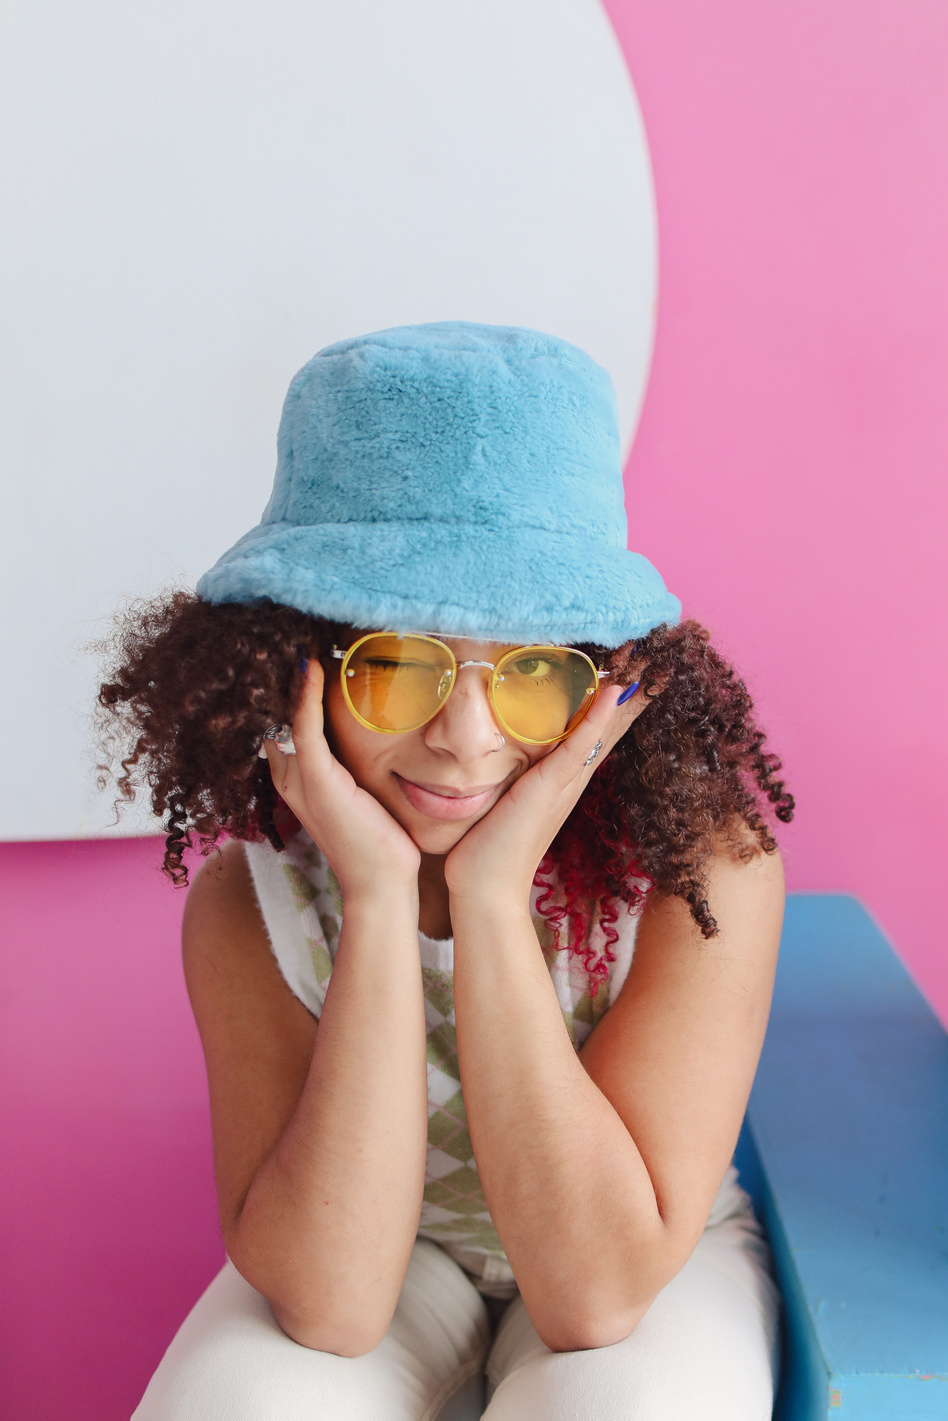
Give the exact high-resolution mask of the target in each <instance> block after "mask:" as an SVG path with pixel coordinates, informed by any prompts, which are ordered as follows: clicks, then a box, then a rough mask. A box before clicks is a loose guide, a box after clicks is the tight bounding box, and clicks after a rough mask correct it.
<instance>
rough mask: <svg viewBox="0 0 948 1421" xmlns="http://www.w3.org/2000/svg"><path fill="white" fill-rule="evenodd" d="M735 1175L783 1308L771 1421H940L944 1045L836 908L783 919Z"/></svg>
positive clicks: (947, 1378)
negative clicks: (754, 1216)
mask: <svg viewBox="0 0 948 1421" xmlns="http://www.w3.org/2000/svg"><path fill="white" fill-rule="evenodd" d="M737 1163H738V1167H739V1169H740V1171H741V1176H742V1182H743V1183H744V1184H745V1187H746V1188H748V1189H749V1190H750V1192H751V1193H752V1194H753V1195H754V1197H755V1201H756V1202H757V1204H758V1207H759V1209H760V1211H761V1213H762V1217H763V1220H764V1223H765V1225H766V1228H767V1232H768V1235H769V1238H770V1242H771V1247H772V1249H773V1254H774V1261H775V1266H776V1271H777V1275H778V1278H779V1281H780V1286H781V1290H782V1293H783V1296H784V1300H785V1348H784V1371H783V1381H782V1385H781V1391H780V1395H779V1398H778V1403H777V1408H776V1411H775V1417H776V1421H818V1419H819V1421H823V1418H826V1421H834V1418H837V1417H838V1418H839V1421H883V1418H885V1421H935V1418H939V1419H940V1421H946V1418H948V1036H946V1034H945V1032H944V1030H943V1029H942V1027H941V1026H940V1024H939V1023H938V1021H937V1020H936V1019H935V1017H934V1016H933V1014H932V1012H931V1010H930V1009H929V1007H928V1006H927V1004H926V1003H925V1001H924V999H923V998H922V996H921V994H920V993H919V992H918V990H917V988H916V987H915V986H914V984H913V983H912V981H911V980H910V978H909V976H908V974H907V973H906V971H905V969H904V968H903V967H902V965H901V963H900V962H899V961H898V959H897V958H896V957H895V955H894V953H893V952H892V950H891V949H890V947H889V946H888V944H887V943H886V940H885V938H884V937H883V936H882V934H881V933H880V931H879V929H878V928H877V927H876V926H875V924H874V923H873V922H872V920H871V918H870V917H869V916H868V914H867V913H866V912H865V910H864V909H863V908H861V907H860V905H859V904H858V903H857V902H856V901H855V899H853V898H847V897H842V896H836V895H830V894H801V895H795V896H792V897H791V898H790V900H789V902H788V905H787V918H786V925H785V928H784V936H783V943H782V947H781V954H780V967H779V969H778V973H777V986H776V991H775V996H774V1007H773V1013H772V1015H771V1021H770V1027H769V1029H768V1032H767V1040H766V1043H765V1046H764V1052H763V1056H762V1058H761V1063H760V1068H759V1070H758V1073H757V1078H756V1081H755V1083H754V1089H753V1093H752V1095H751V1101H750V1106H749V1108H748V1112H747V1120H746V1123H745V1129H744V1132H743V1135H742V1138H741V1143H740V1146H739V1150H738V1158H737Z"/></svg>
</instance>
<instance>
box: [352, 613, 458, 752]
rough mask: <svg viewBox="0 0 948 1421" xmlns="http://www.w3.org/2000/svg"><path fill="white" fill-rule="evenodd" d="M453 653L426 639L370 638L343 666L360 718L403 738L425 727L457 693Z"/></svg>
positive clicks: (354, 705) (381, 636)
mask: <svg viewBox="0 0 948 1421" xmlns="http://www.w3.org/2000/svg"><path fill="white" fill-rule="evenodd" d="M453 676H454V666H453V664H452V661H451V656H450V654H449V653H448V651H447V649H446V648H445V647H443V646H439V645H438V643H437V642H434V641H428V640H427V638H425V637H416V636H393V635H391V634H390V633H385V632H383V633H380V634H379V635H374V636H368V637H365V638H364V639H363V640H362V641H361V642H358V643H357V644H356V645H355V647H353V649H352V651H351V652H350V654H349V655H348V657H347V658H346V660H345V662H344V663H343V677H342V683H343V687H344V688H345V694H346V698H347V700H348V701H349V705H350V707H351V708H352V710H353V711H354V712H355V714H356V716H357V717H358V718H359V720H361V721H362V722H363V724H365V725H368V726H370V727H371V728H372V729H373V730H387V731H392V732H395V733H401V732H403V731H406V730H414V729H415V728H416V727H417V726H419V725H424V724H425V722H426V721H428V720H430V719H431V717H432V716H433V715H434V713H435V712H436V711H437V710H438V708H439V706H440V705H441V703H442V701H443V700H444V699H445V697H446V696H447V694H448V692H449V691H450V689H451V683H452V680H453Z"/></svg>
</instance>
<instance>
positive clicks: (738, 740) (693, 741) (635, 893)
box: [98, 592, 793, 975]
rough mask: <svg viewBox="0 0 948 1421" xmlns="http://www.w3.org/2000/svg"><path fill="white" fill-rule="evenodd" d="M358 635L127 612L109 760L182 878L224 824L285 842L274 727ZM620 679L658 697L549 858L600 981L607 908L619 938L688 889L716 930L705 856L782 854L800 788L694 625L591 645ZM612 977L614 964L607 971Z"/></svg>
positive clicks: (323, 627) (319, 626)
mask: <svg viewBox="0 0 948 1421" xmlns="http://www.w3.org/2000/svg"><path fill="white" fill-rule="evenodd" d="M352 633H353V628H351V627H347V626H342V625H340V624H338V623H335V622H330V621H327V620H325V619H323V618H320V617H313V616H310V615H308V614H306V613H304V612H299V611H296V610H295V609H294V608H292V607H286V606H283V605H280V604H277V603H274V602H270V601H266V600H261V601H257V602H252V603H223V604H217V603H211V602H206V601H204V600H202V599H201V598H199V597H197V596H195V595H194V594H192V593H188V592H175V593H173V594H171V595H170V596H166V597H163V598H159V599H158V600H155V601H152V602H147V603H144V604H141V605H139V606H137V607H135V608H132V609H131V610H130V611H129V613H128V614H126V616H125V617H124V618H122V619H121V621H120V622H119V624H118V626H117V630H116V634H115V636H114V638H113V640H112V641H110V642H109V643H107V644H106V646H105V648H103V649H104V650H106V652H107V654H108V656H109V658H110V662H111V666H110V670H109V673H108V679H106V680H105V682H104V683H103V685H102V686H101V688H100V691H99V697H98V699H99V705H100V707H101V712H100V714H101V718H102V721H103V748H104V750H105V762H104V763H103V764H101V765H100V771H101V780H102V783H103V784H104V782H105V780H106V779H107V777H108V775H109V773H110V770H111V766H112V765H114V764H116V762H118V764H119V765H120V771H119V773H118V775H117V783H118V789H119V794H120V797H121V799H124V800H131V799H133V798H134V796H135V793H136V789H137V788H139V787H147V790H148V792H149V796H150V799H151V803H152V807H153V809H154V811H155V813H156V814H157V815H159V816H162V817H163V818H164V821H165V830H166V834H167V837H166V841H165V855H164V870H165V872H166V873H167V874H168V875H169V877H170V878H171V879H172V880H173V882H174V883H176V884H185V883H187V878H188V871H187V867H186V865H185V862H184V854H185V851H186V850H187V849H188V848H191V847H194V846H197V847H199V848H200V850H201V852H203V853H205V854H206V853H209V852H210V850H211V849H212V847H213V846H214V845H215V844H216V843H217V841H218V839H219V838H220V836H221V834H222V833H224V832H226V833H228V834H230V835H232V836H233V837H234V838H237V839H250V840H254V839H260V838H266V839H268V840H269V841H270V843H271V844H272V845H273V846H274V848H276V849H282V848H283V846H284V839H285V837H286V836H287V835H288V834H289V833H291V832H292V831H293V830H295V829H296V828H298V825H297V824H296V821H295V820H294V819H293V817H292V815H291V814H290V811H289V810H288V809H287V807H286V806H285V805H283V803H282V801H281V800H279V798H278V796H277V794H276V791H275V789H274V787H273V781H272V779H271V777H270V771H269V766H268V764H267V762H266V761H262V760H260V759H258V757H257V751H258V749H259V746H260V743H261V739H262V737H263V734H264V731H265V730H267V728H268V727H269V726H271V725H273V724H274V723H275V722H280V723H283V722H291V721H292V719H293V714H294V710H295V707H296V704H297V701H298V699H299V696H300V692H301V689H302V684H303V668H304V665H305V659H308V658H312V657H318V658H320V659H321V660H323V661H325V660H326V659H327V658H328V657H329V655H330V652H331V650H332V648H333V646H334V645H340V646H346V645H348V644H349V641H350V640H351V638H352ZM581 649H582V650H583V651H586V652H587V653H588V654H589V655H590V656H591V657H592V658H593V660H594V661H596V662H597V664H599V665H600V666H602V667H603V668H607V669H608V670H609V672H610V679H611V680H612V681H613V682H614V683H617V684H619V685H623V686H627V685H629V684H631V682H632V681H633V680H636V679H638V680H641V681H642V683H643V689H644V692H645V695H646V696H647V697H648V698H649V702H650V703H649V704H648V705H647V706H646V708H645V710H643V711H642V713H641V714H640V715H639V717H638V719H637V720H636V721H635V722H634V724H633V726H632V730H631V732H630V733H629V734H627V735H626V736H624V737H623V739H622V740H620V741H619V743H618V744H617V745H616V747H615V748H614V750H613V751H612V753H611V755H610V756H609V757H608V759H607V760H606V762H605V763H604V764H603V765H602V767H601V768H600V770H599V772H598V773H597V774H596V775H595V776H594V777H593V779H592V780H591V781H590V784H589V786H588V787H587V789H586V790H585V792H584V793H583V795H582V797H581V799H580V800H579V803H578V804H577V805H576V808H575V809H574V810H573V812H572V814H571V815H570V817H569V819H568V820H567V821H566V823H565V824H564V826H563V828H562V829H561V830H560V833H559V834H558V835H557V838H556V839H555V841H554V843H553V845H552V846H551V849H550V852H549V854H548V855H547V857H546V859H544V862H543V864H541V866H540V870H539V872H538V875H537V881H538V883H540V884H543V885H544V886H546V885H548V883H549V877H548V875H549V874H550V872H551V870H554V869H555V871H556V874H557V880H558V882H559V885H560V887H561V890H562V893H561V896H560V898H559V902H557V903H554V902H553V901H552V897H551V895H550V894H547V895H546V901H545V904H544V906H545V908H546V913H547V916H548V917H549V919H550V921H551V923H552V924H553V926H554V930H556V927H557V925H558V924H559V923H561V922H565V923H566V924H567V925H568V926H569V928H570V940H571V943H572V944H576V945H577V948H576V950H578V951H580V952H581V954H582V955H583V957H584V958H585V959H586V960H587V965H588V966H589V967H590V970H592V971H593V972H594V973H596V975H599V973H598V972H597V966H598V964H596V963H594V962H593V961H592V960H591V957H590V951H589V949H588V947H587V948H583V947H582V946H581V945H580V944H582V943H583V942H585V941H586V939H587V936H588V934H587V931H586V929H588V926H589V904H590V903H591V902H598V903H599V915H600V921H601V922H602V924H603V927H604V929H605V931H606V937H607V941H608V940H613V941H614V938H615V933H614V929H612V928H611V924H612V923H614V922H615V918H616V911H615V905H616V903H618V902H625V903H627V904H628V905H629V906H630V907H632V906H636V905H637V904H639V903H640V902H641V901H642V899H643V897H644V895H645V894H646V893H647V892H648V891H650V889H652V888H655V889H657V890H658V891H660V892H662V893H666V894H671V895H674V896H676V897H679V898H682V899H684V901H685V902H686V903H687V904H688V905H689V907H690V909H691V915H692V917H693V919H694V921H695V923H696V924H697V925H698V927H699V928H700V929H701V932H702V933H703V935H704V936H705V937H712V936H713V935H714V934H715V933H716V931H717V924H716V922H715V920H714V917H713V915H712V913H711V910H710V908H709V906H708V901H707V880H706V875H705V871H704V870H705V865H706V863H707V860H708V858H709V856H710V855H711V853H712V852H713V851H714V849H715V847H716V844H717V843H718V842H719V841H720V840H721V839H722V838H723V839H724V840H725V841H726V842H727V843H728V844H729V845H730V847H731V849H732V851H733V852H734V853H735V855H736V856H738V857H739V858H742V859H750V858H752V857H753V856H754V855H755V854H757V853H759V852H761V851H763V852H764V853H772V852H774V850H775V849H776V847H777V845H776V841H775V839H774V836H773V833H772V830H771V827H770V824H769V822H768V821H769V819H770V818H771V817H773V818H776V819H778V820H781V821H782V822H783V823H788V822H789V821H790V819H791V818H792V816H793V798H792V796H791V795H790V794H788V793H787V790H786V789H785V787H784V783H783V781H782V780H781V779H778V778H777V775H778V772H779V771H780V768H781V766H780V761H779V760H778V759H777V757H776V756H775V755H773V754H770V753H767V752H766V751H765V749H764V735H763V732H762V731H761V730H760V729H759V728H758V727H757V725H756V722H755V719H754V714H753V703H752V700H751V697H750V694H749V692H748V690H747V688H746V686H745V685H744V683H743V681H741V680H740V679H739V678H738V676H737V675H736V674H735V672H734V670H733V669H732V668H731V667H730V666H729V665H728V664H727V662H726V661H725V660H724V659H723V658H722V657H721V655H720V654H719V653H718V652H717V651H715V649H714V648H713V647H712V646H711V644H710V641H709V636H708V633H707V631H706V630H705V629H704V628H703V627H701V626H700V625H699V624H698V623H697V622H694V621H686V622H683V623H681V625H680V626H675V627H669V626H660V627H656V628H655V630H654V631H652V632H650V633H649V634H648V635H647V636H645V637H643V638H640V639H639V641H637V642H634V643H632V642H629V643H627V644H626V645H625V646H622V647H619V648H618V650H608V649H606V648H603V647H598V646H589V645H584V646H583V647H582V648H581ZM602 971H603V972H604V971H605V968H604V965H603V967H602Z"/></svg>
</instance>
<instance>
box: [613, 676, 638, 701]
mask: <svg viewBox="0 0 948 1421" xmlns="http://www.w3.org/2000/svg"><path fill="white" fill-rule="evenodd" d="M640 685H641V682H640V681H633V682H632V685H631V686H626V688H625V690H624V691H623V692H622V695H621V696H620V697H619V699H618V700H617V701H616V705H617V706H624V705H625V703H626V701H631V699H632V697H633V696H634V695H635V693H636V691H637V690H638V689H639V686H640Z"/></svg>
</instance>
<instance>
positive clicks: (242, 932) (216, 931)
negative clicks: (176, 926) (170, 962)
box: [181, 839, 268, 988]
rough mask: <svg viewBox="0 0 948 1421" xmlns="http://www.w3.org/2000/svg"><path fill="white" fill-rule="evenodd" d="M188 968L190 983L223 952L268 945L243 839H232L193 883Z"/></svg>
mask: <svg viewBox="0 0 948 1421" xmlns="http://www.w3.org/2000/svg"><path fill="white" fill-rule="evenodd" d="M181 935H182V948H183V952H184V970H185V973H186V975H187V978H188V986H189V988H190V986H191V981H192V979H194V980H195V981H199V980H200V978H201V976H202V974H203V973H205V972H207V971H209V970H213V968H214V965H215V963H219V960H220V957H221V955H222V954H223V955H224V956H225V957H227V958H228V959H230V960H231V962H232V961H233V958H234V956H235V955H236V954H237V953H240V954H242V955H246V956H249V957H253V956H259V955H262V954H261V953H260V949H261V947H267V946H268V944H267V940H266V929H265V927H264V925H263V920H262V918H261V916H260V910H259V908H258V906H257V900H256V897H255V895H254V891H253V883H252V882H251V878H250V868H249V866H248V864H247V857H246V855H245V853H244V850H243V845H242V844H240V843H238V842H237V841H236V840H233V839H232V840H229V841H228V842H227V843H226V844H224V845H223V847H222V848H220V849H215V850H214V852H213V853H212V854H211V855H210V857H208V858H206V859H205V860H204V862H203V863H202V864H201V866H200V868H199V869H198V871H197V873H196V874H195V875H194V877H193V878H192V881H191V886H190V888H189V889H188V897H187V902H186V903H185V907H184V920H183V923H182V934H181Z"/></svg>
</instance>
